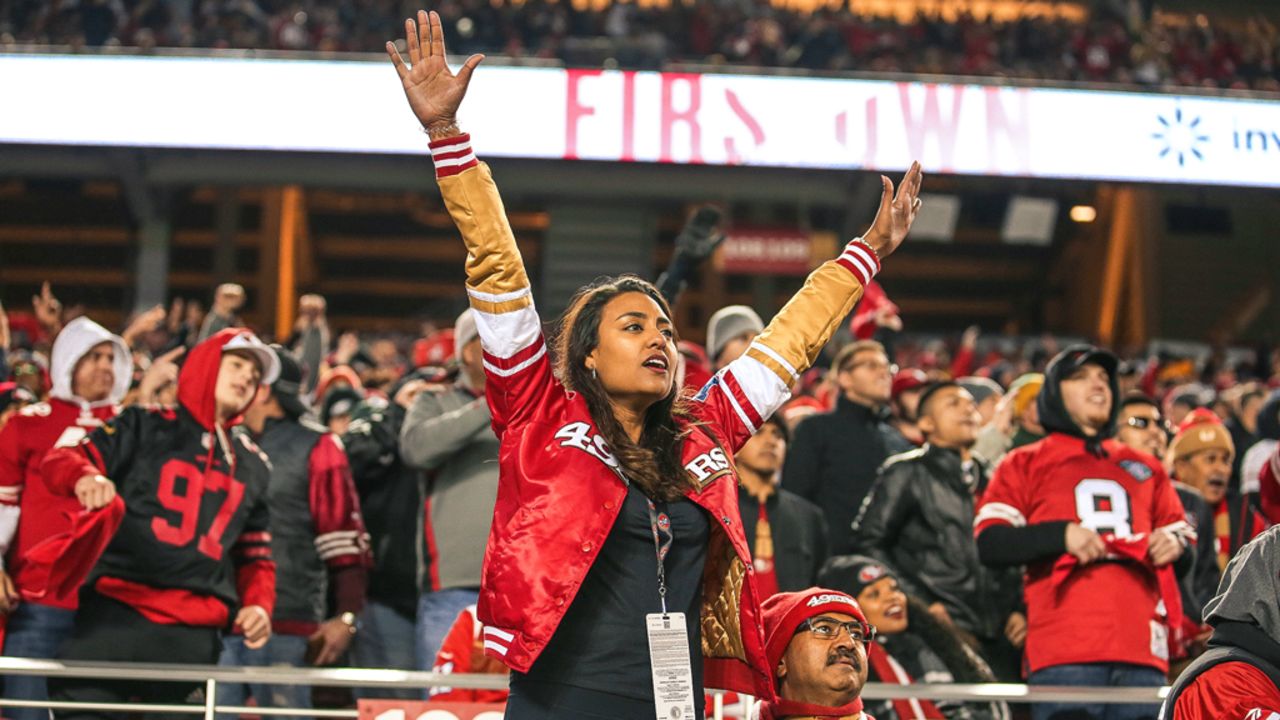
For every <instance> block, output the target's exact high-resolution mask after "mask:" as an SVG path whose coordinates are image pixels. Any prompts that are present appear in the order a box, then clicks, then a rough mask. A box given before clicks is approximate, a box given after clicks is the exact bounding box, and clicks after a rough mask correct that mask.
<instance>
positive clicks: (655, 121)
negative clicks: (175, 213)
mask: <svg viewBox="0 0 1280 720" xmlns="http://www.w3.org/2000/svg"><path fill="white" fill-rule="evenodd" d="M72 87H73V88H74V91H70V90H68V89H67V88H72ZM0 98H2V99H3V104H4V111H3V112H0V143H12V144H29V145H90V146H123V147H157V148H204V149H227V150H263V151H285V152H324V153H373V154H417V155H422V154H425V153H426V145H427V143H426V138H425V136H424V135H423V134H422V132H421V130H420V128H418V127H417V124H416V122H415V121H414V118H413V116H412V114H411V112H410V111H409V108H408V105H407V104H406V103H405V102H404V97H403V95H402V92H401V89H400V83H399V80H398V79H397V77H396V74H395V72H394V70H393V69H392V68H391V65H390V63H389V62H386V61H385V60H384V61H381V62H375V61H366V60H359V61H310V60H275V59H233V58H207V57H201V58H196V57H181V58H178V57H146V58H143V57H136V56H61V55H3V54H0ZM459 120H460V124H461V125H462V127H463V128H464V129H466V130H467V131H469V132H471V133H472V136H473V140H474V145H475V147H476V150H477V152H478V153H479V154H480V155H482V156H488V157H510V158H530V159H545V160H566V161H572V160H593V161H605V162H645V163H676V164H706V165H744V166H757V167H801V168H822V169H865V170H883V171H890V170H893V171H896V170H901V169H903V168H905V167H907V166H908V165H909V164H910V162H911V160H913V159H916V158H919V159H920V160H921V161H922V162H923V164H924V167H925V169H926V170H927V171H929V172H942V173H958V174H966V175H992V176H1010V177H1046V178H1081V179H1090V180H1125V181H1142V182H1159V183H1194V184H1200V185H1238V186H1259V187H1277V186H1280V172H1278V170H1280V100H1274V99H1263V98H1261V97H1248V96H1238V97H1235V96H1233V97H1226V96H1208V95H1190V94H1183V95H1176V94H1168V93H1154V92H1153V93H1138V92H1116V91H1097V90H1083V89H1061V88H1043V87H1009V86H1000V85H978V84H959V83H923V82H893V81H886V80H863V79H845V78H818V77H805V76H800V75H767V76H766V75H747V74H710V73H709V74H693V73H659V72H626V71H614V70H571V69H562V68H530V67H504V66H498V65H489V64H487V63H486V64H484V65H481V66H480V68H479V69H478V71H477V73H476V75H475V79H474V80H473V82H472V84H471V88H470V91H469V93H468V97H467V101H466V103H465V104H464V105H463V108H462V111H461V116H460V118H459Z"/></svg>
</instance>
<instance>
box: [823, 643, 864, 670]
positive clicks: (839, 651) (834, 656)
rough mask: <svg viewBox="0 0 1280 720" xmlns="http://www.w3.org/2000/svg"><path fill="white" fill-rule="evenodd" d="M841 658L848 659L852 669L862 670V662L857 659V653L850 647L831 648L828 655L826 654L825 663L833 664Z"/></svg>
mask: <svg viewBox="0 0 1280 720" xmlns="http://www.w3.org/2000/svg"><path fill="white" fill-rule="evenodd" d="M842 660H848V661H849V662H850V663H852V664H853V669H854V670H856V671H858V672H862V662H861V661H860V660H859V659H858V653H856V652H854V651H853V649H852V648H844V647H838V648H836V649H834V650H832V651H831V654H830V655H827V665H835V664H836V663H838V662H840V661H842Z"/></svg>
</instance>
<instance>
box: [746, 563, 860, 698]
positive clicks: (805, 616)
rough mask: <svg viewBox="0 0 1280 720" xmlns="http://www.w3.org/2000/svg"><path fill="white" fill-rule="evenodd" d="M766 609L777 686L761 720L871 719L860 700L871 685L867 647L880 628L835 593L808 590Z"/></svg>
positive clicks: (769, 654) (783, 597)
mask: <svg viewBox="0 0 1280 720" xmlns="http://www.w3.org/2000/svg"><path fill="white" fill-rule="evenodd" d="M762 609H763V615H764V634H765V655H766V656H767V657H768V659H769V665H770V666H771V667H772V668H773V679H774V687H773V698H772V699H771V700H769V701H766V702H765V703H764V704H763V705H762V706H761V708H760V720H780V719H781V718H844V719H846V720H848V719H856V720H866V719H867V718H868V716H867V715H865V714H864V713H863V712H862V700H861V699H860V698H859V697H858V695H859V694H860V693H861V692H862V686H863V685H865V684H866V682H867V647H866V645H867V643H869V642H871V640H872V638H873V637H875V628H873V627H871V626H870V625H868V624H867V619H866V617H865V616H863V614H862V609H861V608H859V607H858V603H857V601H855V600H854V599H853V598H851V597H849V596H848V595H846V594H844V593H842V592H837V591H835V590H826V589H823V588H809V589H808V590H803V591H801V592H791V593H778V594H777V595H774V596H773V597H771V598H769V599H768V600H765V601H764V605H763V606H762Z"/></svg>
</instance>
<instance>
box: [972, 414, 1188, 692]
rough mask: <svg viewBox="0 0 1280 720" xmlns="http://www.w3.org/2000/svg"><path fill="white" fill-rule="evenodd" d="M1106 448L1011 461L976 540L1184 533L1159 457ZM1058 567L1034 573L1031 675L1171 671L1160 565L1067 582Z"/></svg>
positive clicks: (1102, 568)
mask: <svg viewBox="0 0 1280 720" xmlns="http://www.w3.org/2000/svg"><path fill="white" fill-rule="evenodd" d="M1103 449H1104V450H1105V453H1106V457H1096V456H1094V455H1092V454H1090V453H1089V452H1088V451H1087V450H1085V447H1084V441H1083V440H1082V439H1080V438H1075V437H1071V436H1069V435H1065V434H1061V433H1053V434H1051V435H1049V436H1048V437H1047V438H1045V439H1044V440H1041V441H1039V442H1037V443H1034V444H1032V445H1028V446H1026V447H1022V448H1019V449H1017V450H1014V451H1013V452H1011V453H1009V455H1007V456H1006V457H1005V458H1004V460H1003V461H1001V463H1000V465H999V466H998V467H997V468H996V471H995V474H994V476H993V477H992V480H991V484H990V486H989V487H988V488H987V490H986V492H985V493H983V496H982V499H981V502H980V503H979V505H978V509H977V515H976V517H975V519H974V535H975V536H977V535H978V534H980V533H982V531H983V530H985V529H987V528H988V527H991V526H992V525H996V524H1001V523H1003V524H1006V525H1011V526H1014V527H1024V526H1027V525H1035V524H1038V523H1046V522H1055V521H1057V522H1061V521H1064V520H1065V521H1069V522H1075V523H1079V524H1080V525H1082V526H1084V527H1087V528H1089V529H1091V530H1094V531H1095V532H1097V533H1098V534H1100V535H1106V534H1112V535H1114V536H1115V537H1117V538H1132V537H1135V536H1138V535H1143V534H1148V533H1150V532H1151V531H1152V530H1155V529H1158V528H1168V529H1170V530H1181V528H1182V527H1183V526H1184V525H1185V523H1186V519H1185V516H1184V514H1183V511H1182V505H1181V503H1180V502H1179V501H1178V495H1177V492H1176V491H1175V490H1174V489H1173V484H1172V483H1171V482H1170V481H1169V477H1168V476H1167V475H1166V474H1165V472H1164V470H1163V469H1161V467H1160V466H1159V464H1157V463H1156V460H1155V458H1153V457H1151V456H1149V455H1146V454H1145V453H1140V452H1137V451H1135V450H1132V449H1130V448H1128V447H1126V446H1124V445H1122V444H1120V443H1118V442H1116V441H1114V440H1106V441H1104V443H1103ZM1057 559H1058V558H1057V557H1053V558H1046V559H1044V560H1041V561H1039V562H1037V563H1033V564H1032V565H1029V566H1028V567H1027V571H1026V591H1025V592H1026V602H1027V645H1026V659H1027V665H1028V667H1029V670H1030V671H1031V672H1035V671H1037V670H1040V669H1042V668H1046V667H1052V666H1054V665H1074V664H1081V663H1099V662H1113V663H1132V664H1134V665H1145V666H1148V667H1153V668H1157V669H1159V670H1161V671H1162V672H1163V671H1167V670H1168V659H1169V653H1168V645H1167V635H1168V634H1167V630H1166V625H1165V610H1164V607H1163V605H1162V604H1161V602H1160V598H1161V595H1160V588H1159V587H1158V585H1157V581H1156V576H1155V573H1154V572H1153V570H1152V569H1151V568H1150V566H1148V565H1143V564H1139V563H1137V562H1134V561H1132V560H1121V559H1108V560H1103V561H1100V562H1095V563H1091V564H1089V565H1085V566H1083V567H1077V568H1076V569H1074V570H1072V571H1071V573H1070V574H1069V575H1068V576H1067V577H1066V578H1065V579H1062V580H1061V581H1057V580H1055V579H1054V577H1053V572H1052V571H1053V565H1054V562H1055V561H1056V560H1057Z"/></svg>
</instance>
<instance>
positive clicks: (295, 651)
mask: <svg viewBox="0 0 1280 720" xmlns="http://www.w3.org/2000/svg"><path fill="white" fill-rule="evenodd" d="M271 349H272V350H273V351H274V352H275V354H276V356H277V357H278V358H279V360H280V377H279V378H278V379H277V380H276V381H275V382H274V383H272V384H271V385H270V391H269V392H261V393H259V395H258V399H257V401H256V402H255V403H254V404H253V406H251V407H250V408H249V409H248V410H247V411H246V412H245V425H246V426H247V427H248V428H249V431H250V432H251V433H252V434H253V437H254V441H255V442H257V443H258V446H259V447H260V448H261V449H262V450H263V452H265V453H267V456H268V457H269V458H270V459H271V479H270V481H269V483H268V485H267V506H268V508H269V510H270V514H271V555H272V557H273V558H274V559H275V562H276V606H275V611H274V613H273V614H272V618H271V622H272V627H273V628H274V630H275V634H274V635H273V636H272V637H271V639H270V640H269V641H268V642H267V644H266V645H265V646H263V647H261V648H257V649H250V648H248V647H246V645H245V642H244V638H242V637H240V636H238V635H228V636H226V637H224V638H223V649H222V657H221V658H220V659H219V661H218V662H219V664H221V665H235V666H271V665H292V666H302V665H305V664H313V665H330V664H333V663H334V662H336V661H337V660H338V659H339V658H340V657H341V656H342V655H343V654H344V653H345V652H346V650H347V648H348V646H349V645H350V644H351V639H352V636H354V635H355V633H356V617H357V615H358V613H359V612H360V611H361V610H362V609H363V608H364V602H365V589H366V585H367V584H368V567H369V565H370V564H371V563H372V559H371V557H370V553H369V539H368V534H367V533H366V532H365V527H364V520H363V518H362V517H361V513H360V500H359V498H358V497H357V495H356V487H355V483H354V482H353V481H352V478H351V468H350V466H349V465H348V464H347V456H346V453H345V452H344V450H343V447H342V441H341V440H339V439H338V436H336V435H334V434H332V433H329V432H327V431H325V429H324V428H322V427H320V426H319V425H317V424H315V423H314V422H313V421H312V420H310V419H309V418H308V417H307V413H308V409H307V406H306V403H304V402H303V401H302V398H301V397H300V395H299V393H300V392H301V389H302V385H303V382H304V379H305V378H304V373H303V370H302V366H301V365H300V364H299V363H298V361H297V360H296V359H295V358H294V357H293V355H292V354H290V353H289V351H287V350H285V349H284V348H283V347H281V346H279V345H272V346H271ZM330 596H332V597H333V598H334V605H335V608H334V609H335V616H334V617H332V618H327V619H326V616H327V611H326V601H327V599H328V597H330ZM251 693H252V695H253V697H254V698H255V699H256V700H257V702H258V705H259V706H261V707H273V706H274V707H297V708H306V707H311V698H310V695H311V692H310V688H308V687H307V686H305V685H296V686H294V685H284V686H266V685H258V684H254V685H237V684H232V683H224V684H222V685H219V686H218V702H219V703H220V704H225V705H243V704H245V701H246V700H247V698H248V696H249V695H250V694H251Z"/></svg>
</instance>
